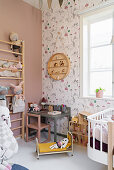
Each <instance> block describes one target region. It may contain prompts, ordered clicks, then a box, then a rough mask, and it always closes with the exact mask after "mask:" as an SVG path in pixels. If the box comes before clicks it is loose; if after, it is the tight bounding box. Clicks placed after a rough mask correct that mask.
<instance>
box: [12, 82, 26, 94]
mask: <svg viewBox="0 0 114 170" xmlns="http://www.w3.org/2000/svg"><path fill="white" fill-rule="evenodd" d="M22 85H23V81H22V82H21V83H20V84H19V85H18V86H15V85H14V84H10V86H11V87H12V88H13V92H14V94H17V95H19V94H21V93H22Z"/></svg>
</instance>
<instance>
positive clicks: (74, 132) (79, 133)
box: [71, 131, 88, 137]
mask: <svg viewBox="0 0 114 170" xmlns="http://www.w3.org/2000/svg"><path fill="white" fill-rule="evenodd" d="M71 133H72V134H75V135H78V136H84V137H88V135H84V134H82V133H81V132H76V131H73V132H71Z"/></svg>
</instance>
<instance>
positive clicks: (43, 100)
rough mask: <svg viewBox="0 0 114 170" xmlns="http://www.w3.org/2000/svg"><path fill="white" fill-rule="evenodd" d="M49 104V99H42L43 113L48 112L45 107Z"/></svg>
mask: <svg viewBox="0 0 114 170" xmlns="http://www.w3.org/2000/svg"><path fill="white" fill-rule="evenodd" d="M46 104H47V99H45V98H44V97H43V98H42V100H41V105H42V109H41V111H45V110H48V109H46V108H45V105H46Z"/></svg>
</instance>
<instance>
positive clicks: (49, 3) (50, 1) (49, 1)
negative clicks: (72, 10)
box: [47, 0, 52, 9]
mask: <svg viewBox="0 0 114 170" xmlns="http://www.w3.org/2000/svg"><path fill="white" fill-rule="evenodd" d="M47 3H48V8H49V9H50V8H51V4H52V0H47Z"/></svg>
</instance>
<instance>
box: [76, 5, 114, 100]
mask: <svg viewBox="0 0 114 170" xmlns="http://www.w3.org/2000/svg"><path fill="white" fill-rule="evenodd" d="M110 8H111V9H112V8H114V5H112V4H111V5H109V6H108V7H105V8H100V9H96V10H93V11H92V12H88V11H85V12H84V13H82V14H79V15H80V97H81V98H82V97H87V98H88V97H90V98H91V97H95V96H90V95H89V91H88V89H89V84H90V83H89V84H88V83H86V84H85V85H84V76H83V72H84V69H83V68H84V58H83V17H85V16H90V15H93V14H95V13H96V14H97V13H98V12H102V11H105V10H107V9H108V10H109V9H110ZM90 11H91V10H90ZM105 18H106V17H105ZM113 26H114V13H113ZM113 35H114V28H113ZM88 43H89V42H88ZM107 45H109V44H107ZM112 50H113V51H112V52H113V53H112V55H113V57H112V58H113V60H112V65H113V67H112V74H113V75H114V45H113V48H112ZM89 57H90V55H89V56H88V58H89ZM87 63H88V61H87ZM88 67H89V64H88ZM88 71H90V69H89V68H88ZM87 75H88V77H86V78H88V81H89V82H90V78H89V75H90V74H89V73H87ZM112 77H113V80H112V89H114V76H112ZM86 82H87V80H86ZM84 88H85V89H84ZM112 96H113V97H114V90H113V92H112ZM108 97H109V98H111V96H108Z"/></svg>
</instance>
